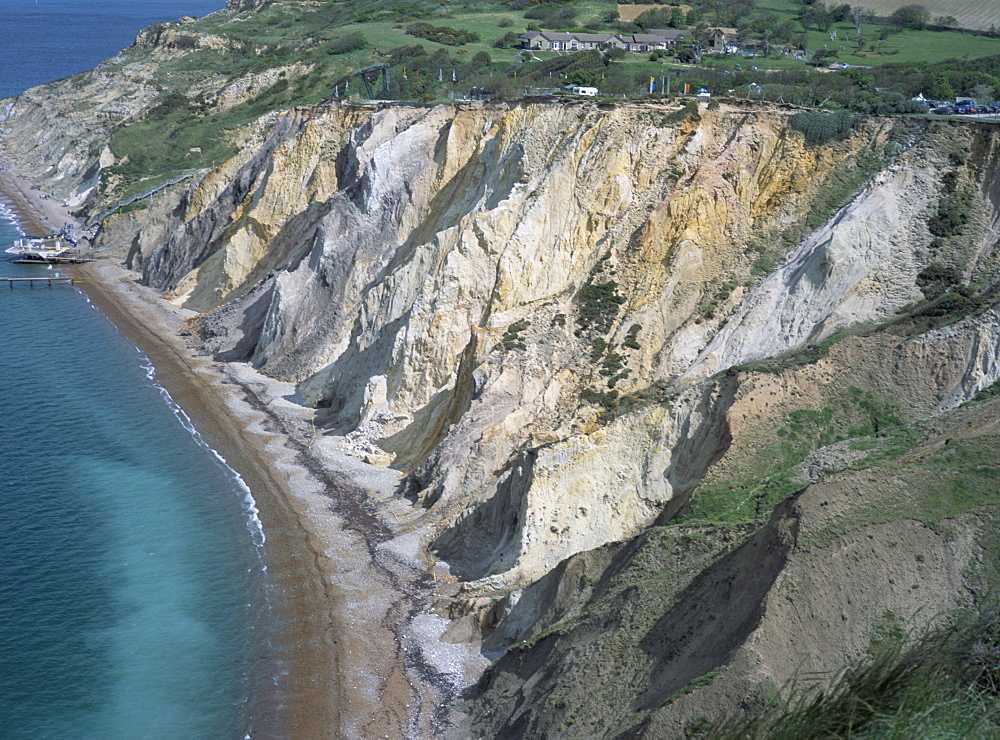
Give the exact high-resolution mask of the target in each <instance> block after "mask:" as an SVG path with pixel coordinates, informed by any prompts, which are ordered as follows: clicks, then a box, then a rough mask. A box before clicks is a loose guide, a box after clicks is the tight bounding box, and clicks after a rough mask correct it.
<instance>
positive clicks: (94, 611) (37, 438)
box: [0, 0, 267, 739]
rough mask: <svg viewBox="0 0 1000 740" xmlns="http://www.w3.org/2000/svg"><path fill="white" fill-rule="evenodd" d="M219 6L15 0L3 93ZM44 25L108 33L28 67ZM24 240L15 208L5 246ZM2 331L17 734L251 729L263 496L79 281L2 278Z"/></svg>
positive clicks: (0, 579) (170, 734)
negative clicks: (43, 283)
mask: <svg viewBox="0 0 1000 740" xmlns="http://www.w3.org/2000/svg"><path fill="white" fill-rule="evenodd" d="M221 4H222V0H216V1H215V2H212V3H204V2H160V3H145V4H139V3H134V2H133V3H129V4H126V3H123V2H120V0H119V1H112V2H96V1H95V2H92V3H91V2H82V1H81V2H73V3H70V2H60V3H56V2H54V1H53V0H38V2H37V4H36V3H34V2H31V0H26V1H24V2H18V1H15V0H3V6H2V13H3V17H2V19H0V42H2V43H0V54H2V55H3V59H2V60H0V63H2V66H0V95H4V94H10V93H11V92H17V91H19V90H21V89H24V88H25V87H27V86H28V84H34V83H36V82H40V81H42V79H51V78H55V77H59V76H63V75H65V74H68V73H69V72H73V71H76V69H77V68H79V69H82V68H85V67H90V66H93V65H94V64H95V63H96V62H97V61H99V60H100V58H103V57H105V56H108V55H109V54H112V53H114V51H115V50H116V49H118V48H121V47H122V46H124V45H126V44H127V43H129V42H130V40H131V37H132V35H134V31H135V30H136V29H137V28H138V27H141V26H144V25H147V24H148V23H150V22H152V21H155V20H167V19H174V18H176V17H178V16H179V15H181V14H183V13H188V14H192V15H203V14H205V13H207V12H209V11H211V10H214V9H216V8H217V7H220V6H221ZM46 6H57V7H58V8H59V9H60V12H61V13H62V15H60V16H59V18H60V19H61V20H59V24H64V23H66V24H70V26H68V27H70V28H72V29H73V32H72V33H60V31H59V26H53V24H52V23H50V22H48V21H45V20H44V15H43V14H40V13H41V11H42V10H45V9H46ZM130 6H134V7H130ZM35 8H38V9H39V11H37V12H36V10H35ZM139 8H141V10H139ZM49 9H51V7H50V8H49ZM22 11H23V12H22ZM74 11H78V15H79V16H80V17H78V18H76V20H75V21H74V20H72V17H73V12H74ZM157 13H159V14H158V15H157ZM102 14H103V15H102ZM151 16H152V17H151ZM67 18H69V19H70V20H67ZM74 23H75V25H72V24H74ZM19 24H20V25H19ZM88 24H89V25H88ZM109 28H111V29H112V30H113V31H114V33H110V32H109V31H108V29H109ZM30 34H36V38H35V44H34V47H33V48H32V49H29V50H26V51H24V52H23V53H25V54H36V53H40V52H45V53H47V54H49V55H54V56H56V57H58V56H59V50H58V49H54V50H53V49H51V48H46V46H45V45H46V44H51V42H52V39H50V38H44V39H43V38H41V37H39V36H37V34H49V35H55V36H58V38H59V40H60V41H59V43H61V44H63V45H66V46H71V45H73V43H74V39H77V40H79V39H81V38H82V39H88V40H92V38H91V37H94V36H96V35H98V34H101V38H102V40H103V41H102V43H101V44H96V45H94V46H95V49H96V51H92V52H91V53H92V54H93V58H86V55H84V54H82V52H79V50H76V49H74V50H73V52H72V53H69V52H67V53H66V54H63V55H62V56H63V57H65V59H63V61H64V62H66V63H67V65H68V66H66V67H65V68H63V67H60V66H59V64H58V63H56V62H55V61H53V59H51V58H48V57H46V60H45V61H43V62H39V63H38V65H36V66H35V67H31V70H30V71H31V73H32V75H35V76H31V75H27V74H25V75H24V76H22V77H18V75H19V74H20V72H17V70H18V69H22V68H25V69H26V68H27V67H30V66H31V65H26V64H25V59H23V58H18V59H17V64H11V63H10V62H11V56H10V55H11V54H12V53H15V52H17V53H21V51H19V50H22V47H24V49H27V46H30V44H25V43H23V42H24V41H25V39H27V40H28V41H30V40H31V39H30V38H29V36H30ZM115 34H117V36H115ZM109 36H110V37H112V38H111V40H108V37H109ZM115 38H117V40H114V39H115ZM39 47H41V48H39ZM45 53H43V54H42V56H45ZM81 65H82V66H81ZM39 67H40V68H41V72H40V74H41V75H42V79H38V77H37V74H36V73H38V68H39ZM17 235H18V231H17V228H16V225H15V224H14V223H13V222H12V221H11V220H10V217H9V214H7V213H6V211H4V210H3V209H0V251H2V249H5V248H6V247H7V246H9V244H10V242H11V241H12V240H13V239H14V238H15V237H16V236H17ZM0 257H2V258H6V257H7V255H0ZM58 271H59V269H58V268H56V269H55V270H48V269H46V268H44V267H41V266H21V265H13V264H11V263H9V262H8V261H6V260H4V261H0V275H4V276H6V275H16V274H24V275H28V274H34V275H39V274H42V275H44V274H52V273H54V272H58ZM0 340H2V342H0V423H2V425H3V432H2V435H0V737H3V738H32V739H34V738H224V737H242V736H243V735H244V734H245V733H246V732H247V730H248V727H249V726H250V719H249V714H250V713H251V709H250V707H249V706H248V705H247V696H248V691H249V678H248V676H249V673H250V664H251V661H252V659H253V658H254V656H256V655H259V654H260V652H261V651H262V650H263V648H262V646H261V645H259V644H257V642H255V639H254V635H256V634H263V633H264V632H266V628H262V620H263V619H264V618H265V615H266V611H267V604H266V596H265V577H266V572H265V568H264V566H263V561H262V551H261V548H262V544H263V538H264V533H263V531H262V530H261V528H260V522H259V520H258V519H257V517H256V510H255V508H254V504H253V500H252V497H251V495H250V493H249V491H248V490H247V489H246V488H245V486H244V485H243V484H242V481H240V480H239V478H238V476H237V475H236V474H235V473H234V472H233V471H232V470H231V469H229V468H228V467H227V466H226V465H225V464H224V461H222V460H221V458H220V457H219V456H218V455H217V454H215V453H214V452H213V451H212V450H210V449H209V448H208V447H207V446H206V445H205V444H204V443H203V442H202V441H201V439H200V437H199V436H198V435H197V432H196V431H195V430H194V429H193V428H192V427H191V425H190V422H189V421H188V420H187V417H186V416H185V415H184V413H183V412H182V411H181V410H180V409H179V408H177V407H176V405H175V404H174V403H173V402H172V401H171V399H170V398H169V396H168V395H167V394H166V392H165V391H164V390H163V389H162V388H161V387H160V386H159V385H158V384H157V382H156V377H155V371H154V369H153V368H152V367H151V366H150V364H149V362H148V361H147V360H146V358H145V357H144V356H143V355H142V354H141V353H140V352H139V351H138V350H137V349H136V348H135V347H134V346H132V345H131V344H130V343H129V342H128V341H127V340H126V339H125V338H124V337H123V336H122V335H121V334H120V333H119V332H118V331H117V329H116V328H115V327H114V326H113V325H111V323H110V322H109V321H108V320H107V319H106V318H105V317H104V316H103V315H102V314H101V313H100V312H99V311H97V310H96V309H95V308H94V307H93V306H92V305H91V304H90V303H89V301H88V299H87V297H86V296H85V295H84V294H83V293H81V292H80V291H79V290H78V289H76V288H73V287H68V286H56V287H52V288H35V289H33V290H32V289H29V288H27V287H26V286H23V285H19V286H17V287H14V288H8V287H7V285H6V284H3V283H0ZM258 678H259V677H258Z"/></svg>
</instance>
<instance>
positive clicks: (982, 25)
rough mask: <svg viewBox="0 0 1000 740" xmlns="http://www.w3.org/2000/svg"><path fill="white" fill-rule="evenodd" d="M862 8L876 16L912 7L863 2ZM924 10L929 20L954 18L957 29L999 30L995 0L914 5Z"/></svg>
mask: <svg viewBox="0 0 1000 740" xmlns="http://www.w3.org/2000/svg"><path fill="white" fill-rule="evenodd" d="M860 4H862V5H864V7H866V8H868V9H870V10H871V11H872V12H873V13H875V15H877V16H883V17H884V16H888V15H891V14H892V12H893V11H894V10H897V9H899V8H902V7H903V6H904V5H914V4H915V3H913V2H912V0H864V2H863V3H860ZM916 4H918V5H922V6H923V7H924V8H926V10H927V12H928V13H930V14H931V18H932V19H934V18H937V17H938V16H948V15H950V16H954V18H955V20H956V21H958V27H959V28H969V29H972V30H976V31H986V30H988V29H989V28H990V27H991V26H997V27H998V28H1000V3H998V2H996V0H921V2H919V3H916Z"/></svg>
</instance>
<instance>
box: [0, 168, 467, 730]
mask: <svg viewBox="0 0 1000 740" xmlns="http://www.w3.org/2000/svg"><path fill="white" fill-rule="evenodd" d="M4 164H5V169H4V170H3V171H0V195H3V196H6V197H5V198H4V201H5V202H6V203H7V204H8V206H9V207H10V209H11V211H13V213H14V216H15V218H16V219H17V221H18V222H19V223H20V225H21V228H22V229H24V230H26V231H27V230H29V229H31V230H35V231H39V232H41V231H43V230H45V229H50V230H55V229H58V228H59V226H61V225H62V224H63V223H65V222H67V221H69V222H75V219H73V218H72V217H71V216H70V214H69V211H68V209H67V208H66V207H64V206H63V205H62V204H61V203H57V202H56V201H55V200H53V199H47V200H46V199H43V198H41V197H35V198H33V197H32V194H33V193H34V192H36V190H37V189H34V188H33V187H32V186H31V185H30V183H28V182H27V180H25V179H24V178H23V177H20V176H19V175H18V174H17V173H16V172H15V171H12V170H11V163H10V162H9V161H8V162H5V163H4ZM36 200H37V202H36ZM72 272H73V274H74V276H75V277H76V278H77V279H78V282H79V284H80V287H81V289H82V290H83V291H84V292H85V293H86V294H87V295H88V296H89V297H90V299H91V300H92V301H93V303H94V305H95V306H97V307H98V308H99V309H100V310H101V312H102V313H104V315H105V316H106V317H108V318H109V320H111V322H112V323H113V324H115V326H116V327H118V329H119V331H121V332H122V334H123V335H124V336H126V337H127V338H128V339H129V340H130V341H132V342H133V343H134V344H135V345H136V346H138V347H139V349H140V350H142V351H143V352H144V353H145V354H146V356H147V357H148V358H149V359H150V361H151V362H152V364H153V366H154V368H155V369H156V378H157V381H158V382H159V383H160V384H161V385H162V386H163V387H164V388H165V389H166V390H167V392H168V393H170V395H171V396H172V397H173V399H174V401H175V402H176V403H177V404H178V405H179V406H180V407H181V408H182V409H184V411H185V413H187V414H188V416H189V417H190V418H191V420H192V423H193V424H194V426H195V428H196V429H197V430H198V432H199V433H200V434H201V435H202V437H203V438H204V440H205V442H206V443H207V444H208V445H209V446H210V447H212V448H213V449H214V450H216V451H218V453H219V454H220V455H222V457H223V458H225V460H226V462H227V463H228V464H229V465H230V466H231V467H232V468H233V469H234V470H236V471H237V473H238V474H239V475H240V476H241V477H242V478H243V480H244V481H245V482H246V484H247V485H248V486H249V488H250V490H251V492H252V494H253V496H254V498H255V499H256V501H257V506H258V509H259V511H260V518H261V520H262V523H263V527H264V532H265V536H266V538H267V542H266V544H265V548H264V552H265V560H266V563H267V566H268V573H269V575H270V577H271V578H273V579H274V583H273V585H274V587H275V592H274V593H275V596H276V598H275V602H276V603H275V607H274V608H276V609H277V610H278V611H277V614H276V617H277V621H278V631H279V634H280V637H279V640H280V644H281V646H282V648H281V650H280V653H281V657H280V658H279V660H284V661H286V662H287V664H288V672H287V674H286V675H283V676H282V677H281V680H280V681H277V682H275V681H274V677H273V676H270V675H268V676H264V675H258V676H255V677H254V679H253V680H252V684H253V685H252V686H251V689H252V692H253V694H252V695H251V705H250V706H251V720H252V727H253V733H254V734H255V735H257V734H260V735H261V736H281V737H302V738H326V737H330V738H333V737H373V736H379V737H394V738H395V737H426V736H431V735H438V734H441V733H442V732H443V731H444V730H446V729H447V728H448V727H449V726H451V724H452V720H453V717H452V716H451V714H452V713H451V711H450V709H449V708H448V704H449V703H450V701H451V700H452V699H454V698H455V697H456V696H457V694H458V693H459V692H460V691H461V689H462V688H464V687H465V686H467V685H469V683H471V681H473V680H475V679H476V678H477V677H478V675H479V673H480V672H481V671H482V669H483V668H484V667H485V665H486V660H485V659H484V658H482V657H481V656H480V655H479V654H478V653H477V652H476V651H474V650H472V649H471V647H470V646H460V645H450V644H445V643H441V642H439V641H438V640H437V638H438V637H439V636H440V635H441V634H443V632H444V631H445V630H446V629H447V628H448V627H449V626H450V624H451V623H450V622H448V621H447V620H445V619H443V618H441V617H437V616H435V615H434V614H433V613H432V611H431V605H432V603H433V600H434V596H435V590H434V587H433V586H432V585H430V582H431V581H437V580H439V579H441V578H445V577H447V576H448V573H447V569H446V568H444V567H443V566H441V565H440V564H438V565H431V564H429V563H428V561H427V560H426V559H425V558H424V557H423V552H424V549H425V546H426V541H427V540H426V538H427V536H428V535H427V533H425V532H420V531H419V529H418V528H417V527H416V526H415V524H414V521H413V520H414V519H415V517H416V516H417V514H416V513H414V511H413V510H412V507H411V506H410V504H409V503H408V502H406V501H405V500H403V499H401V498H400V497H399V496H398V495H397V493H396V490H397V488H398V483H399V479H400V475H399V473H397V472H396V471H392V470H389V469H385V468H377V467H374V466H371V465H367V464H365V463H362V462H360V461H358V460H357V459H355V458H352V457H349V456H348V455H346V454H344V452H342V451H341V448H340V446H339V438H337V437H328V436H322V435H319V434H318V433H317V431H316V430H315V428H314V427H313V425H312V410H311V409H309V408H306V407H305V406H302V405H300V404H297V403H296V402H295V387H294V385H293V384H291V383H286V382H281V381H277V380H273V379H271V378H267V377H265V376H263V375H261V374H259V373H257V372H256V371H255V370H253V369H252V368H250V367H249V366H247V365H245V364H240V363H219V362H216V361H214V360H213V359H212V358H211V357H208V356H206V355H204V354H203V353H202V352H201V351H200V349H199V347H198V344H197V341H196V340H195V339H194V337H193V335H192V332H191V331H189V330H188V327H187V324H186V322H187V321H188V320H191V319H194V318H195V314H194V313H193V312H191V311H187V310H185V309H181V308H179V307H177V306H174V305H172V304H170V303H168V302H167V301H166V300H164V299H163V298H162V297H161V296H160V295H159V294H158V293H156V292H155V291H154V290H152V289H150V288H146V287H144V286H141V285H139V284H138V281H137V276H136V275H135V274H134V273H131V272H129V271H127V270H125V269H124V268H122V267H119V266H118V265H116V264H114V263H113V262H112V261H110V260H98V261H96V262H93V263H88V264H85V265H78V266H74V267H73V268H72ZM272 661H273V658H272ZM255 665H256V661H255ZM250 668H251V670H252V669H253V666H251V667H250ZM441 675H446V676H449V677H450V678H449V679H441V678H440V676H441ZM435 676H437V678H435ZM268 682H270V684H269V685H268ZM275 683H277V686H275V685H274V684H275Z"/></svg>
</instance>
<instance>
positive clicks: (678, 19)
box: [667, 5, 686, 28]
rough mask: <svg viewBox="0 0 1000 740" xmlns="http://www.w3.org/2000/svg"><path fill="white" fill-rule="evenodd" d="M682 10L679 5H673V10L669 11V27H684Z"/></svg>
mask: <svg viewBox="0 0 1000 740" xmlns="http://www.w3.org/2000/svg"><path fill="white" fill-rule="evenodd" d="M684 21H685V17H684V11H683V10H681V9H680V6H677V5H675V6H674V8H673V10H671V11H670V23H668V24H667V25H668V26H669V27H670V28H684V26H685V25H686V24H685V22H684Z"/></svg>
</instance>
